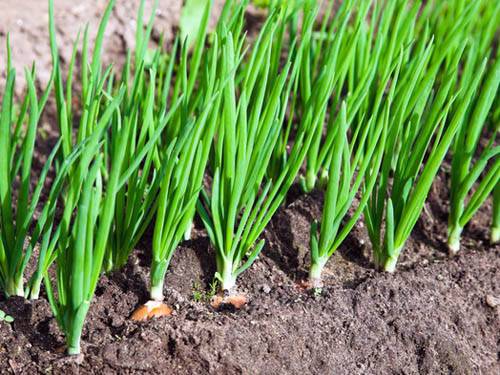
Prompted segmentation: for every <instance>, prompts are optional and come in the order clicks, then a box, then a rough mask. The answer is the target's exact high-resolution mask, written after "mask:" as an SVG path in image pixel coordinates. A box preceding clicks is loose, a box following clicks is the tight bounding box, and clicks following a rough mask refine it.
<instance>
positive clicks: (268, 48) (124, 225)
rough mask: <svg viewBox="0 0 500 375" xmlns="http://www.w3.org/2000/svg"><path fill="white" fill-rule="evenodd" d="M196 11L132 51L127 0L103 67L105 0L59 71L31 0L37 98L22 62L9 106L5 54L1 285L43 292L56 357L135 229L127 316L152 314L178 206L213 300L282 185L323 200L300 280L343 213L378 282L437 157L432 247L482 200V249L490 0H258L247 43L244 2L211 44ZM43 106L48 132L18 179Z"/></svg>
mask: <svg viewBox="0 0 500 375" xmlns="http://www.w3.org/2000/svg"><path fill="white" fill-rule="evenodd" d="M205 3H206V6H205V8H204V10H203V13H202V15H201V19H200V21H199V24H198V27H197V28H196V31H192V30H191V31H190V33H189V32H187V31H186V30H182V31H181V32H180V33H179V36H178V37H177V38H176V39H175V41H173V43H171V45H170V47H169V48H168V49H165V48H164V47H163V46H164V45H166V44H167V43H164V40H163V38H161V40H160V42H159V45H160V47H159V48H155V49H151V48H150V37H151V33H152V28H153V24H154V13H155V10H156V7H155V9H154V10H153V13H152V15H151V17H150V19H149V22H148V23H147V24H143V21H142V20H143V8H144V1H141V5H140V8H139V13H138V18H137V19H138V22H137V29H136V47H135V50H134V51H129V53H128V54H127V58H126V61H125V64H124V66H123V68H122V69H121V70H118V69H116V68H115V67H113V66H109V67H104V66H103V64H102V60H101V53H102V46H103V39H104V35H105V30H106V26H107V23H108V20H109V18H110V16H111V13H112V9H113V7H114V5H115V0H111V1H110V2H109V5H108V7H107V8H106V10H105V13H104V15H103V17H102V21H101V23H100V26H99V29H98V30H97V36H96V39H95V41H94V42H93V46H92V48H90V47H91V46H90V42H89V30H88V28H85V29H83V31H82V32H81V33H80V34H79V35H78V36H77V38H76V40H75V44H74V47H73V54H72V57H71V60H70V61H69V64H68V66H67V67H66V69H64V72H63V69H62V68H61V59H60V57H59V53H58V45H57V40H56V25H55V21H54V5H53V0H49V34H50V45H51V51H52V62H53V70H52V74H51V77H50V82H49V84H48V85H47V87H46V88H45V90H43V92H42V93H41V96H39V94H38V93H37V90H36V88H35V83H34V82H35V80H36V68H35V65H33V67H32V68H31V69H26V70H25V76H26V82H27V92H26V95H25V96H24V97H23V98H21V100H20V102H19V103H17V102H16V100H15V98H14V95H13V93H14V86H15V71H14V69H13V67H12V66H11V60H10V46H9V45H7V51H8V59H7V80H6V84H5V92H4V94H3V101H2V104H1V112H0V150H1V152H0V237H1V241H0V290H2V291H3V292H4V293H5V294H6V295H7V296H12V295H18V296H23V297H26V298H31V299H36V298H38V297H39V295H40V291H41V286H42V283H43V284H44V286H45V291H46V294H47V297H48V300H49V302H50V305H51V308H52V310H53V313H54V316H55V318H56V319H57V322H58V323H59V326H60V327H61V329H62V331H63V332H64V333H65V335H66V338H67V347H68V353H69V354H78V353H80V339H81V333H82V328H83V325H84V321H85V317H86V314H87V312H88V309H89V307H90V304H91V301H92V298H93V296H94V292H95V289H96V286H97V284H98V281H99V278H100V275H101V274H102V273H103V272H110V271H114V270H119V269H120V268H122V267H123V266H124V265H125V264H126V263H127V261H128V258H129V255H130V253H131V252H132V250H133V249H134V247H135V246H136V245H137V243H138V242H139V241H140V240H141V238H142V237H143V235H144V234H145V232H146V231H147V230H148V228H150V227H152V228H153V233H152V248H151V250H150V251H151V253H152V263H151V275H150V297H151V301H150V302H148V303H147V304H146V305H145V308H144V309H143V310H144V311H145V314H146V315H148V314H149V315H154V313H155V311H158V310H161V309H162V308H163V306H162V304H161V301H162V300H163V290H164V279H165V275H166V272H167V271H168V268H169V264H170V260H171V258H172V255H173V253H174V251H175V250H176V248H177V247H178V245H179V243H180V242H181V241H182V240H183V239H188V238H189V237H190V232H191V228H192V225H193V224H192V223H193V220H194V217H195V215H199V217H200V218H201V220H202V221H203V223H204V226H205V228H206V231H207V233H208V236H209V237H210V240H211V244H212V246H213V248H214V249H215V254H216V265H217V272H216V274H215V278H216V279H217V280H218V281H219V285H220V288H221V290H222V291H224V292H225V293H224V294H223V295H222V296H221V299H222V302H223V303H224V302H228V303H231V298H233V297H234V295H235V294H237V278H238V277H239V276H240V275H241V274H242V273H243V272H244V271H245V270H246V269H248V268H249V267H250V266H251V265H252V263H253V262H254V261H255V260H256V258H257V257H258V256H259V253H260V252H261V251H262V249H263V247H264V246H265V243H264V240H263V239H262V233H263V231H264V229H265V228H266V226H267V224H268V223H269V221H270V220H271V219H272V217H273V215H274V214H275V213H276V211H277V210H278V209H279V208H280V206H281V205H282V204H283V202H284V200H285V198H286V195H287V192H288V190H289V189H290V187H291V186H292V184H293V183H294V182H295V181H299V183H300V186H301V187H302V189H303V191H304V192H306V193H307V192H310V191H311V190H313V189H323V190H324V192H325V201H324V207H323V213H322V217H321V220H320V221H319V222H313V223H312V224H311V234H310V258H311V263H310V274H309V284H310V286H311V288H321V286H322V282H321V273H322V270H323V268H324V266H325V264H326V263H327V261H328V259H329V258H330V257H331V256H332V255H333V254H334V253H335V251H336V250H337V249H338V248H339V247H340V245H341V244H342V243H343V241H344V240H345V239H346V237H347V236H348V235H349V233H350V231H351V230H352V228H353V227H354V225H355V224H356V223H357V222H358V220H360V219H361V217H363V218H364V223H365V225H366V228H367V230H368V235H369V238H370V240H371V246H372V249H373V259H374V262H375V264H376V266H377V267H379V268H380V269H382V270H385V271H388V272H393V271H394V270H395V268H396V265H397V261H398V257H399V255H400V254H401V252H402V251H403V249H404V246H405V243H406V241H407V239H408V238H409V236H410V234H411V232H412V230H413V228H414V226H415V224H416V223H417V220H418V218H419V216H420V214H421V212H422V210H423V208H424V205H425V202H426V198H427V196H428V194H429V191H430V188H431V185H432V182H433V180H434V178H435V176H436V175H437V173H438V172H439V171H440V168H441V166H442V164H443V160H444V159H445V157H446V156H447V155H449V156H450V158H451V169H450V178H449V183H450V186H451V189H450V192H451V193H450V212H449V223H448V226H449V240H448V245H449V248H450V252H451V253H456V252H457V251H459V247H460V236H461V233H462V230H463V228H464V227H465V225H466V224H467V223H468V222H469V221H470V220H472V219H473V217H474V214H475V213H476V212H477V210H478V209H479V208H480V207H481V205H483V204H484V202H485V201H486V200H487V199H488V197H489V196H490V195H493V206H494V213H493V218H492V230H491V242H492V243H494V242H497V241H498V240H499V236H500V183H499V178H500V159H499V158H498V154H499V152H500V147H499V146H497V145H496V137H497V132H498V128H499V125H500V106H499V95H498V87H499V84H500V59H499V52H498V49H496V50H495V48H494V45H495V38H496V34H497V32H498V30H499V28H500V25H499V23H498V20H499V19H500V3H499V2H493V1H490V0H478V1H473V2H471V1H466V0H442V1H437V2H434V1H426V2H423V1H409V0H394V1H393V0H386V1H376V0H345V1H343V2H342V4H341V5H340V8H338V9H337V8H336V7H335V6H334V3H335V2H334V1H329V2H327V4H326V7H325V6H323V7H320V5H318V4H317V2H316V1H313V0H305V1H297V2H290V4H291V5H290V4H289V5H286V3H287V2H282V1H276V2H273V4H272V5H270V6H269V10H268V15H267V17H266V19H265V21H264V23H263V25H262V26H261V28H260V31H259V32H258V34H257V36H255V37H249V36H248V35H247V32H246V30H245V10H246V8H247V5H248V4H247V3H248V1H241V2H233V1H228V2H226V5H225V7H224V8H223V11H222V14H221V16H220V19H219V22H218V24H217V27H216V28H215V30H214V31H213V32H211V33H208V32H207V25H208V20H209V16H210V11H211V7H212V1H206V2H205ZM188 23H189V22H188ZM180 35H183V37H182V39H181V37H180ZM186 35H187V37H184V36H186ZM90 50H92V53H91V52H90ZM75 87H78V90H75ZM52 96H53V97H54V98H55V105H56V108H57V124H58V130H59V139H58V141H57V144H56V146H55V147H54V148H53V150H52V152H51V154H50V155H49V156H48V159H47V161H46V162H45V164H44V166H43V168H42V169H41V171H36V172H37V173H38V172H39V175H38V174H37V176H36V177H37V178H38V182H37V183H36V184H33V183H32V182H33V181H34V180H35V173H34V172H35V171H34V170H33V167H32V162H33V158H34V154H35V143H36V139H37V127H38V123H39V122H40V118H41V116H42V113H43V110H44V108H45V107H46V103H47V101H48V99H49V97H52ZM52 171H53V173H52ZM52 175H53V178H52V177H51V178H50V179H48V178H47V176H52ZM49 180H50V181H49ZM492 193H493V194H492ZM32 258H36V264H37V267H36V270H35V271H34V273H33V274H32V275H29V277H28V275H25V273H26V272H25V271H26V268H27V265H28V263H29V262H30V260H31V259H32ZM52 269H54V270H55V277H54V273H52V272H49V271H50V270H52ZM26 279H27V280H28V281H27V282H26V283H25V280H26Z"/></svg>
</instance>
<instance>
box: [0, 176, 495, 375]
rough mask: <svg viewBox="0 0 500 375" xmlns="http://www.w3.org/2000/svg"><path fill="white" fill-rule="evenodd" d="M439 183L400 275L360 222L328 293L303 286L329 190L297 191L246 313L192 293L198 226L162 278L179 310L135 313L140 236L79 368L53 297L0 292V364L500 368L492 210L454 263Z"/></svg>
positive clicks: (270, 242) (106, 368)
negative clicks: (147, 316) (152, 315)
mask: <svg viewBox="0 0 500 375" xmlns="http://www.w3.org/2000/svg"><path fill="white" fill-rule="evenodd" d="M433 191H434V192H433V194H432V196H431V199H430V203H429V205H428V207H427V209H428V211H427V214H424V218H425V219H422V220H421V221H420V222H419V224H418V226H417V228H416V230H415V234H414V235H413V236H412V238H411V239H410V241H409V243H408V248H407V249H406V252H405V253H404V255H403V258H402V262H401V264H400V266H401V267H400V268H399V270H398V272H397V273H395V274H394V275H387V274H382V273H378V272H376V271H374V270H373V269H372V266H371V263H370V261H369V258H368V255H367V254H368V250H369V249H368V248H367V246H366V245H364V244H363V243H367V241H366V238H365V235H363V229H362V228H361V227H358V228H357V229H356V231H355V232H354V233H353V235H352V236H351V237H349V239H348V240H347V241H346V243H345V245H344V246H343V247H342V248H341V250H340V251H339V252H338V253H337V254H335V255H334V257H333V258H332V259H331V261H330V262H329V263H328V267H327V270H326V275H325V276H326V277H325V284H326V287H325V289H324V291H323V294H322V295H321V296H313V295H310V294H309V293H307V292H304V291H302V290H301V289H300V288H299V287H297V282H298V281H299V280H300V279H301V278H302V277H303V276H304V275H305V267H306V264H307V263H306V262H307V257H306V256H305V254H306V249H307V244H308V223H309V221H310V220H311V218H317V216H318V213H319V210H320V206H321V200H322V197H321V195H320V194H319V193H313V194H312V195H311V196H298V197H296V198H294V199H293V202H291V203H290V204H288V205H287V206H286V207H284V208H283V209H281V211H280V212H279V213H278V214H277V216H276V217H275V219H274V220H273V222H272V225H270V226H269V230H268V231H267V232H266V238H267V246H266V248H265V250H264V253H263V254H262V256H261V257H260V259H259V260H258V261H257V262H256V263H255V264H254V266H253V267H252V268H251V269H249V270H248V271H247V272H246V273H245V274H243V276H242V277H241V279H240V285H241V290H242V291H243V292H244V293H245V294H246V295H247V296H249V297H250V302H249V304H248V305H247V306H246V307H245V308H244V309H243V310H240V311H229V310H227V311H222V312H217V311H215V310H214V309H213V308H211V307H210V305H209V304H208V303H206V302H195V301H194V300H193V291H194V290H195V287H194V286H193V284H194V283H199V284H200V285H202V287H203V288H205V289H207V290H208V283H209V281H210V280H211V278H212V275H213V272H214V264H213V263H214V262H213V254H212V251H211V249H210V248H209V242H208V240H207V238H206V235H205V234H204V232H203V231H202V230H196V231H195V235H194V239H193V240H192V241H189V242H186V243H184V244H183V245H182V246H181V247H180V249H179V250H178V252H177V253H176V255H175V256H174V259H173V262H172V267H171V270H170V272H169V274H168V275H167V279H166V289H165V294H166V302H167V303H168V304H170V305H171V306H172V307H173V308H174V314H173V315H172V316H171V317H167V318H161V319H157V320H153V321H150V322H144V323H136V322H132V321H131V320H130V319H129V317H130V315H131V314H132V312H133V311H134V309H135V308H136V307H137V306H138V305H139V304H140V303H142V302H145V301H146V300H147V292H146V290H147V283H148V264H149V260H148V257H147V255H145V254H144V253H145V252H147V249H148V248H149V246H148V243H147V241H145V242H144V243H142V244H141V246H139V249H138V250H136V252H135V253H134V255H133V257H132V258H131V260H130V262H129V264H128V265H127V266H126V268H125V269H124V270H123V271H122V272H117V273H114V274H112V275H108V276H104V277H103V278H102V280H101V282H100V284H99V287H98V289H97V293H96V298H95V300H94V302H93V305H92V308H91V310H90V313H89V316H88V319H87V324H86V327H85V330H84V336H83V340H84V343H83V351H84V354H85V358H84V360H83V362H82V363H81V364H78V363H76V362H75V361H73V360H69V359H68V358H67V357H65V356H64V354H62V353H61V351H60V350H58V349H60V348H62V347H63V345H64V339H63V337H62V335H61V333H60V332H59V330H58V328H57V325H56V323H55V321H54V319H53V318H52V316H51V312H50V308H49V306H48V304H47V302H46V300H45V299H43V298H42V299H41V300H39V301H36V302H32V303H30V302H25V301H24V300H22V299H15V298H14V299H10V300H8V301H5V300H0V309H3V310H5V311H6V312H7V313H9V314H11V315H13V316H14V317H15V318H16V320H15V322H14V323H13V324H11V325H7V324H0V337H1V339H0V364H1V367H0V368H1V369H2V372H6V373H15V374H33V373H38V372H40V373H45V372H49V373H76V372H78V371H80V373H89V374H90V373H106V374H108V373H120V374H122V373H141V372H156V373H172V372H175V373H178V374H192V373H229V374H236V373H290V374H301V373H332V372H333V373H337V374H366V373H377V374H387V373H398V374H399V373H400V374H403V373H404V374H419V373H420V374H441V373H446V374H477V373H482V374H498V372H499V371H500V362H499V343H500V308H499V307H491V306H489V305H488V304H487V303H486V297H487V296H488V295H490V296H500V247H499V246H496V247H492V246H488V244H487V239H486V237H487V230H486V229H485V228H486V226H485V224H486V223H487V219H486V218H487V217H488V215H487V214H488V212H487V211H488V209H487V208H486V209H485V210H483V211H482V212H481V213H480V214H479V215H478V220H477V221H475V223H474V225H471V226H470V227H469V228H467V230H466V231H465V237H464V241H463V243H464V248H463V251H462V252H461V253H460V254H459V256H457V257H456V258H454V259H448V258H447V257H446V254H445V248H444V246H443V245H442V243H443V238H444V233H445V232H444V229H445V227H444V225H442V224H437V223H443V221H442V219H443V215H444V211H443V208H444V205H442V203H441V202H442V200H441V198H440V197H439V194H446V189H444V188H443V186H442V184H441V179H438V180H437V181H436V184H435V187H434V190H433ZM431 218H432V219H431ZM485 219H486V221H485ZM424 228H425V229H426V232H425V233H427V235H425V234H424V230H423V229H424ZM432 233H435V234H432Z"/></svg>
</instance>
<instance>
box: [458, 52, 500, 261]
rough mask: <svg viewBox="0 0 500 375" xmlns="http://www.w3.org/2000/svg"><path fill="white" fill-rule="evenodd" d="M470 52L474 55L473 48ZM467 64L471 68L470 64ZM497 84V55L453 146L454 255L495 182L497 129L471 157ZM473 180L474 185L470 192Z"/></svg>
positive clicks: (498, 176) (498, 172)
mask: <svg viewBox="0 0 500 375" xmlns="http://www.w3.org/2000/svg"><path fill="white" fill-rule="evenodd" d="M471 54H474V55H475V56H477V54H475V51H473V52H471ZM470 66H472V67H474V65H473V64H471V65H470ZM473 74H476V70H475V69H472V68H471V69H469V70H468V71H464V72H463V75H473ZM499 84H500V59H498V58H497V59H496V62H495V63H494V64H493V65H492V66H491V69H490V71H489V72H488V74H487V75H486V77H485V80H484V83H483V85H482V87H481V90H480V93H479V96H478V97H477V99H476V101H475V103H473V105H472V106H471V109H470V111H469V115H468V116H467V118H466V120H465V121H464V122H463V124H462V126H461V128H460V131H459V132H458V134H457V137H456V140H455V143H454V145H453V158H452V165H451V180H450V182H451V193H450V214H449V219H448V248H449V250H450V253H451V254H456V253H457V252H458V251H459V249H460V237H461V233H462V230H463V228H464V226H465V225H466V224H467V223H468V222H469V221H470V220H471V218H472V216H473V215H474V214H475V213H476V211H477V210H478V209H479V207H480V206H481V205H482V204H483V203H484V202H485V201H486V199H487V198H488V196H489V195H490V193H491V192H492V191H493V190H494V188H495V186H497V185H498V184H499V180H500V158H499V157H498V155H499V153H500V146H495V140H496V137H497V132H498V129H494V130H493V132H492V135H491V139H490V142H489V143H488V145H487V146H486V147H485V148H484V150H482V151H481V152H480V153H479V155H478V157H477V159H476V160H474V159H473V157H474V155H475V154H476V153H477V150H478V145H479V141H480V139H481V136H482V135H483V134H484V131H485V130H486V129H487V126H486V124H487V122H486V120H487V117H488V113H489V112H490V109H491V107H492V104H493V101H494V99H495V95H497V93H498V87H499ZM489 162H490V163H489ZM478 180H479V181H478ZM476 183H477V186H475V189H474V192H473V193H471V191H472V189H473V187H474V185H475V184H476ZM497 194H498V193H497Z"/></svg>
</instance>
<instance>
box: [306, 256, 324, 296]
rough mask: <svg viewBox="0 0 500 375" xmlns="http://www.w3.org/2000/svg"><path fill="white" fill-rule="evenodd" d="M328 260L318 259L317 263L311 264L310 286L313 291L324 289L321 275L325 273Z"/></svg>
mask: <svg viewBox="0 0 500 375" xmlns="http://www.w3.org/2000/svg"><path fill="white" fill-rule="evenodd" d="M327 260H328V258H326V259H318V260H317V261H316V262H314V263H313V264H311V268H310V270H309V285H310V287H311V289H321V288H323V279H322V277H321V274H322V273H323V268H324V267H325V264H326V261H327Z"/></svg>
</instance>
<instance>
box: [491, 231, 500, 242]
mask: <svg viewBox="0 0 500 375" xmlns="http://www.w3.org/2000/svg"><path fill="white" fill-rule="evenodd" d="M498 242H500V227H493V228H491V243H498Z"/></svg>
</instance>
